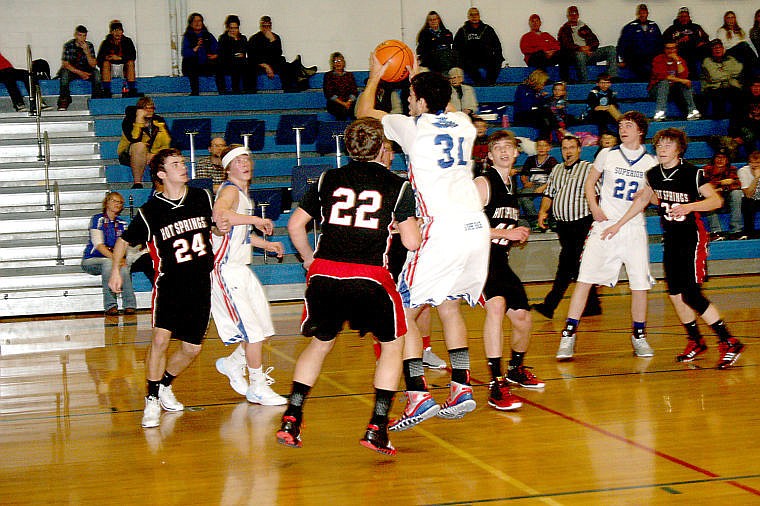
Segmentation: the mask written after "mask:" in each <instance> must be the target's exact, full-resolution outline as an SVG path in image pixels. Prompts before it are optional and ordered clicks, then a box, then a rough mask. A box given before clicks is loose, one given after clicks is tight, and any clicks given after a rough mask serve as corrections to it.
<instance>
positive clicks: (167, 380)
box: [161, 371, 176, 387]
mask: <svg viewBox="0 0 760 506" xmlns="http://www.w3.org/2000/svg"><path fill="white" fill-rule="evenodd" d="M174 378H176V376H173V375H171V374H169V372H168V371H164V376H163V377H162V378H161V384H162V385H163V386H165V387H169V386H171V385H172V381H174Z"/></svg>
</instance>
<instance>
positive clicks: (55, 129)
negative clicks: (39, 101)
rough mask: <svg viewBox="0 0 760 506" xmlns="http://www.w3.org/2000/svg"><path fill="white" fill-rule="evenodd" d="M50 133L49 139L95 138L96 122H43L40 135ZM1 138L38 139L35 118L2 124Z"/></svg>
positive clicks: (87, 120) (84, 120)
mask: <svg viewBox="0 0 760 506" xmlns="http://www.w3.org/2000/svg"><path fill="white" fill-rule="evenodd" d="M43 132H47V133H48V137H50V138H51V139H52V138H62V137H94V136H95V122H94V120H91V119H80V120H71V119H58V120H53V121H51V120H43V121H42V122H41V123H40V135H43ZM0 137H2V138H3V139H30V138H33V139H36V138H37V122H36V121H35V119H34V118H27V119H25V120H19V121H7V122H2V123H0Z"/></svg>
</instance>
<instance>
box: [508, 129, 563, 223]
mask: <svg viewBox="0 0 760 506" xmlns="http://www.w3.org/2000/svg"><path fill="white" fill-rule="evenodd" d="M551 149H552V143H551V141H550V140H549V139H548V138H539V139H538V140H536V154H535V155H532V156H529V157H528V158H527V159H526V160H525V164H524V165H523V168H522V171H521V172H520V182H522V188H521V189H520V190H518V193H521V194H523V195H526V196H523V197H520V200H519V202H520V209H521V211H522V213H523V215H524V216H525V219H527V220H528V221H529V222H530V224H531V227H532V228H533V229H534V231H537V232H544V229H543V228H540V227H538V226H536V225H537V223H536V222H537V220H538V211H537V210H536V205H535V203H534V202H533V199H534V198H536V197H538V196H541V195H543V193H544V190H546V182H547V181H548V180H549V174H551V172H552V169H553V168H554V167H555V165H557V164H558V163H559V162H558V161H557V159H556V158H554V157H553V156H552V155H550V154H549V152H550V151H551Z"/></svg>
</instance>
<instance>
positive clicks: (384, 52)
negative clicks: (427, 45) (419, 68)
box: [375, 40, 414, 83]
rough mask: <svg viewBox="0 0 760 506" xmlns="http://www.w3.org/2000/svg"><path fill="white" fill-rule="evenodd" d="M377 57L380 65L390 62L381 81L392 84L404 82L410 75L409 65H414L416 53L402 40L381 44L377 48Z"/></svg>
mask: <svg viewBox="0 0 760 506" xmlns="http://www.w3.org/2000/svg"><path fill="white" fill-rule="evenodd" d="M375 56H377V59H378V60H379V61H380V65H384V64H385V62H388V67H386V69H385V73H383V75H382V77H381V79H382V80H383V81H389V82H391V83H395V82H396V81H403V80H404V79H405V78H406V77H407V76H408V75H409V71H408V70H407V69H406V67H407V65H408V66H410V67H411V66H413V65H414V52H413V51H412V50H411V49H410V48H409V46H407V45H406V44H404V43H403V42H401V41H400V40H386V41H385V42H381V43H380V44H379V45H378V46H377V47H376V48H375Z"/></svg>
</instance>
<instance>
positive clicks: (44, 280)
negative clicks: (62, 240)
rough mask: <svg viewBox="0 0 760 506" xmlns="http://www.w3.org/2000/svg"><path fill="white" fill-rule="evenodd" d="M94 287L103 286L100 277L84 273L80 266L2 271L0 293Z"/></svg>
mask: <svg viewBox="0 0 760 506" xmlns="http://www.w3.org/2000/svg"><path fill="white" fill-rule="evenodd" d="M20 278H23V280H22V279H20ZM92 286H97V287H100V286H101V285H100V276H91V275H89V274H87V273H85V272H82V269H81V268H80V267H79V266H78V265H60V266H54V267H49V266H48V267H23V268H9V269H0V293H1V292H15V291H25V290H39V289H48V288H82V287H92Z"/></svg>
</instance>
